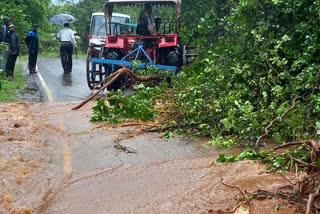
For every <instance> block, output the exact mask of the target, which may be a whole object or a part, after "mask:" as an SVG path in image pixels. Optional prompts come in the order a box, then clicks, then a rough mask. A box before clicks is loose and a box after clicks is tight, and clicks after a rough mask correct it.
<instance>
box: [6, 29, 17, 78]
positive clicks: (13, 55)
mask: <svg viewBox="0 0 320 214" xmlns="http://www.w3.org/2000/svg"><path fill="white" fill-rule="evenodd" d="M9 29H10V33H9V35H8V42H9V51H8V52H7V54H8V55H9V56H8V61H7V64H6V74H7V77H8V80H12V78H13V72H14V67H15V65H16V61H17V57H18V55H19V54H20V50H21V46H20V42H19V38H18V35H17V34H16V33H15V32H14V25H13V24H11V25H9Z"/></svg>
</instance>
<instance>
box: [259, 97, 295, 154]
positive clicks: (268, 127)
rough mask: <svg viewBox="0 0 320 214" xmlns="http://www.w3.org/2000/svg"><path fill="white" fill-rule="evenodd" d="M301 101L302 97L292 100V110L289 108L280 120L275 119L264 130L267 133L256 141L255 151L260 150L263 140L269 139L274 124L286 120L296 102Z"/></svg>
mask: <svg viewBox="0 0 320 214" xmlns="http://www.w3.org/2000/svg"><path fill="white" fill-rule="evenodd" d="M299 99H301V97H300V96H299V97H296V98H294V99H293V100H292V104H291V106H290V108H288V109H287V110H286V111H285V112H284V113H283V114H282V115H281V116H280V118H279V119H278V118H276V119H273V120H272V121H271V122H270V123H269V125H268V126H267V127H265V129H264V132H265V133H264V134H263V135H261V136H260V137H259V138H258V139H257V141H256V143H255V145H254V148H255V150H258V149H259V143H260V141H261V140H262V139H263V138H265V137H267V136H268V135H269V129H270V128H271V127H272V126H273V124H274V123H281V122H282V120H283V118H284V117H285V116H286V115H287V114H288V113H289V112H290V111H292V110H293V109H294V108H295V107H296V102H297V100H299Z"/></svg>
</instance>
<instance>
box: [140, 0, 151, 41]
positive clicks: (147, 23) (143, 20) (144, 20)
mask: <svg viewBox="0 0 320 214" xmlns="http://www.w3.org/2000/svg"><path fill="white" fill-rule="evenodd" d="M151 13H152V6H151V4H145V5H144V10H143V11H141V13H140V15H139V17H138V20H137V34H139V35H145V36H147V35H153V34H154V33H155V32H154V24H153V18H152V16H151Z"/></svg>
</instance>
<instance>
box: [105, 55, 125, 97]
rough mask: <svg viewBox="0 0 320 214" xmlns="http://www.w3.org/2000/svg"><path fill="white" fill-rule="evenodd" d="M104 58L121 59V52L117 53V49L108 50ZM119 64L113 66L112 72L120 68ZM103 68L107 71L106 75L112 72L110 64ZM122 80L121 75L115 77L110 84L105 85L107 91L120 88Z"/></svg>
mask: <svg viewBox="0 0 320 214" xmlns="http://www.w3.org/2000/svg"><path fill="white" fill-rule="evenodd" d="M104 57H105V59H112V60H121V58H122V56H121V53H119V52H118V51H117V50H109V51H108V52H106V53H105V55H104ZM120 68H121V67H120V66H114V70H113V72H116V71H117V70H118V69H120ZM105 70H106V73H107V76H109V75H110V74H112V65H106V66H105ZM121 86H122V81H121V77H119V78H118V79H116V80H115V81H114V82H113V83H112V84H111V85H110V86H108V87H107V89H108V91H111V90H114V91H117V90H118V89H121Z"/></svg>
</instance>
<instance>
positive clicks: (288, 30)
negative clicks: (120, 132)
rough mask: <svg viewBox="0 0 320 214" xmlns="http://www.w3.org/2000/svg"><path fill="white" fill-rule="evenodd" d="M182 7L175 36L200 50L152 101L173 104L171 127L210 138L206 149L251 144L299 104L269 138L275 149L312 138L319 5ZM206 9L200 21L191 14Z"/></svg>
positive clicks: (265, 1)
mask: <svg viewBox="0 0 320 214" xmlns="http://www.w3.org/2000/svg"><path fill="white" fill-rule="evenodd" d="M186 2H188V1H185V2H184V4H183V5H184V6H183V7H184V9H185V11H183V14H187V16H186V17H182V23H183V26H182V28H183V31H182V32H183V33H182V34H181V36H182V38H183V39H184V41H191V43H193V44H200V45H202V47H203V49H202V50H201V57H200V58H198V60H196V61H195V62H194V63H193V64H192V66H190V67H188V68H184V69H183V72H181V73H180V74H179V75H178V78H173V79H174V81H173V82H172V87H171V88H167V89H166V90H161V91H162V92H163V94H164V96H160V97H159V96H158V97H157V99H158V100H157V102H160V103H174V105H175V106H176V109H175V111H176V114H177V115H183V116H181V117H178V118H175V119H174V121H173V120H172V121H170V124H172V123H174V124H176V127H179V128H183V129H184V131H185V132H186V133H193V134H196V135H199V136H211V137H212V138H213V139H215V140H213V141H211V142H210V143H209V144H211V145H222V146H223V145H224V146H229V145H231V144H232V143H231V142H233V139H234V141H236V140H248V141H249V142H250V141H254V140H256V139H257V138H258V136H260V135H261V134H263V133H264V132H265V130H264V128H265V127H266V126H267V125H268V124H269V123H270V121H272V120H274V119H276V118H278V119H279V118H280V117H281V115H282V114H283V113H284V112H286V111H287V110H288V109H289V108H290V107H291V105H292V103H291V101H292V100H293V99H294V98H296V97H301V99H300V100H299V101H298V102H297V103H296V104H295V106H294V108H293V110H292V111H290V113H288V114H287V115H286V117H284V118H283V120H282V122H281V123H275V124H274V125H273V126H272V128H271V129H270V130H269V137H271V139H272V140H274V141H276V142H279V143H282V142H286V141H288V140H302V139H308V138H311V137H314V136H316V132H317V130H315V128H314V127H316V123H317V122H319V121H320V118H319V115H320V114H319V112H320V91H319V77H320V73H319V70H320V58H319V51H320V49H319V48H320V40H319V38H318V37H319V35H318V28H319V26H318V25H319V22H318V20H319V9H318V8H319V6H320V1H313V2H310V1H307V0H302V1H299V2H291V1H286V0H285V1H276V0H262V1H258V0H243V1H237V0H229V1H216V2H215V3H212V2H211V3H210V4H209V3H208V4H205V2H202V1H201V2H200V1H199V2H197V3H196V5H197V7H193V8H195V9H194V11H192V10H191V5H189V4H187V3H186ZM198 6H199V7H198ZM206 6H207V8H206V9H205V10H204V11H205V12H206V13H205V14H203V13H200V12H199V11H198V9H199V10H200V9H201V8H204V7H206ZM186 10H187V11H186ZM197 11H198V12H197ZM188 14H189V15H188ZM193 15H194V16H193ZM191 17H194V19H192V18H191ZM128 99H130V98H128ZM147 99H148V98H147ZM123 102H124V101H123ZM139 102H142V101H141V100H139ZM139 102H138V105H139ZM150 108H151V107H150ZM114 113H115V112H114ZM120 114H121V113H120ZM230 136H232V138H231V137H230ZM230 139H231V140H230ZM228 141H230V142H228Z"/></svg>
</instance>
